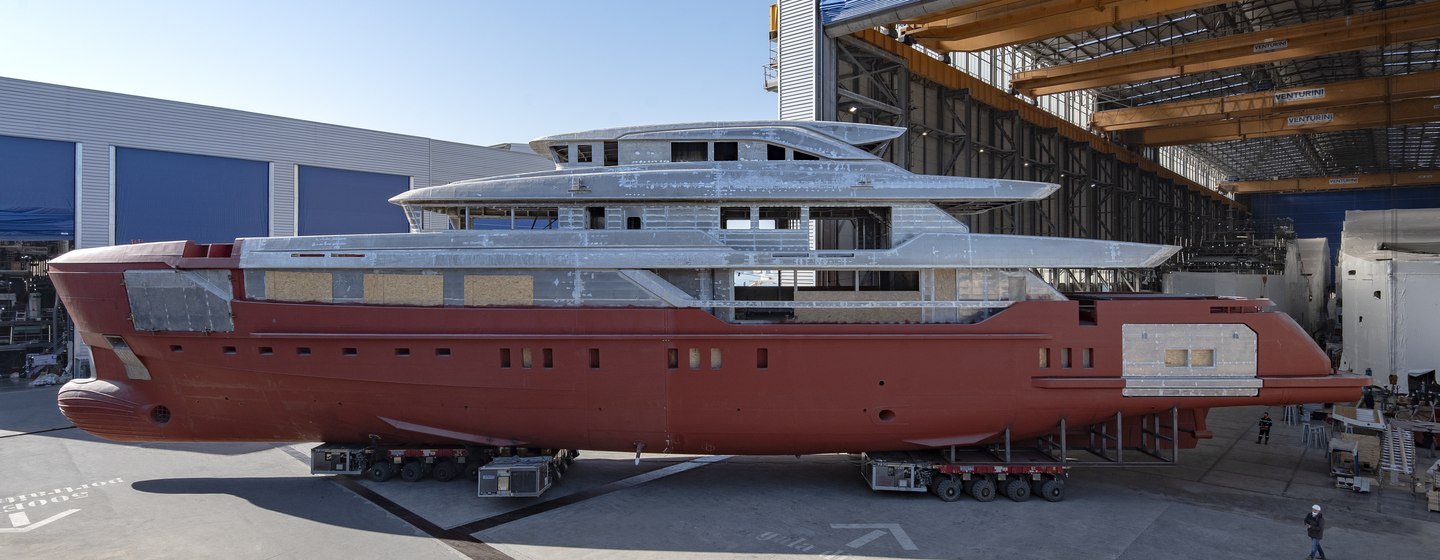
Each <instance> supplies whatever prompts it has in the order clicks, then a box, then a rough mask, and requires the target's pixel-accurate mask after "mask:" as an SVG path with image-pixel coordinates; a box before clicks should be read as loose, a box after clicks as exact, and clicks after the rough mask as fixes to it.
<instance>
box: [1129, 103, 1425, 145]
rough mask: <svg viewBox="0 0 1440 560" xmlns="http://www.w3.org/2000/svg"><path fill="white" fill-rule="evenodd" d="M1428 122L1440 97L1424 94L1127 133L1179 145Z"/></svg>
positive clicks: (1139, 140)
mask: <svg viewBox="0 0 1440 560" xmlns="http://www.w3.org/2000/svg"><path fill="white" fill-rule="evenodd" d="M1427 122H1440V99H1437V98H1428V97H1422V98H1420V99H1407V100H1405V101H1396V102H1394V103H1371V104H1369V105H1350V106H1347V107H1326V108H1323V109H1311V110H1309V111H1297V112H1290V113H1281V114H1278V115H1274V116H1266V117H1246V118H1240V119H1231V120H1228V121H1222V122H1217V123H1213V124H1191V125H1185V126H1167V127H1164V128H1146V129H1141V130H1131V131H1128V132H1125V133H1124V139H1125V141H1126V142H1128V143H1132V144H1144V145H1147V146H1176V145H1180V144H1202V143H1206V142H1226V141H1229V140H1245V139H1249V138H1265V137H1267V136H1290V135H1293V134H1311V133H1315V132H1333V131H1336V130H1354V129H1357V128H1377V127H1382V126H1395V125H1401V124H1417V123H1427Z"/></svg>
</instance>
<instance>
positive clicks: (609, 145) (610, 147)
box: [605, 142, 620, 167]
mask: <svg viewBox="0 0 1440 560" xmlns="http://www.w3.org/2000/svg"><path fill="white" fill-rule="evenodd" d="M616 165H620V143H619V142H606V143H605V166H606V167H614V166H616Z"/></svg>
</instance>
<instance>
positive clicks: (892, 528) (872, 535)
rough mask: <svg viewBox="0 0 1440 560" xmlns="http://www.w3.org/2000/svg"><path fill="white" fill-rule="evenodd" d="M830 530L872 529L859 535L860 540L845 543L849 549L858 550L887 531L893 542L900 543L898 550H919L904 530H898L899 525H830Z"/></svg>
mask: <svg viewBox="0 0 1440 560" xmlns="http://www.w3.org/2000/svg"><path fill="white" fill-rule="evenodd" d="M830 528H831V529H874V531H870V532H869V533H865V534H864V535H860V538H858V539H855V540H853V541H850V542H849V543H846V544H845V546H848V547H850V548H860V547H862V546H865V545H867V544H870V543H871V542H873V541H874V540H875V539H878V538H880V537H883V536H885V532H886V531H889V532H890V534H891V535H894V536H895V542H897V543H900V548H903V549H905V550H920V548H919V547H917V546H915V541H912V540H910V535H907V534H905V530H904V529H901V528H900V524H899V523H831V524H830Z"/></svg>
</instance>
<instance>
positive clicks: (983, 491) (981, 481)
mask: <svg viewBox="0 0 1440 560" xmlns="http://www.w3.org/2000/svg"><path fill="white" fill-rule="evenodd" d="M970 496H971V497H973V498H975V501H977V502H990V501H994V500H995V481H994V480H992V479H990V478H989V477H985V478H976V479H974V480H971V481H970Z"/></svg>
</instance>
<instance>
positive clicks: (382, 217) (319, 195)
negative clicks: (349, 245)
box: [298, 165, 410, 235]
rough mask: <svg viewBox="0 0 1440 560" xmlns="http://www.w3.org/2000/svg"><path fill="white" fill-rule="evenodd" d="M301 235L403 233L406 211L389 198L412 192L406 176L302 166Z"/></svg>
mask: <svg viewBox="0 0 1440 560" xmlns="http://www.w3.org/2000/svg"><path fill="white" fill-rule="evenodd" d="M299 182H300V213H299V216H298V219H299V228H298V232H299V234H300V235H337V234H347V233H404V232H407V231H410V224H409V222H407V221H405V211H404V210H402V209H401V208H400V207H399V206H396V205H394V204H391V203H390V197H392V196H395V195H397V194H400V193H402V192H405V191H407V190H409V189H410V178H409V177H407V176H404V175H390V174H387V173H368V172H365V171H351V170H347V169H330V168H328V167H311V166H308V165H302V166H300V181H299Z"/></svg>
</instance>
